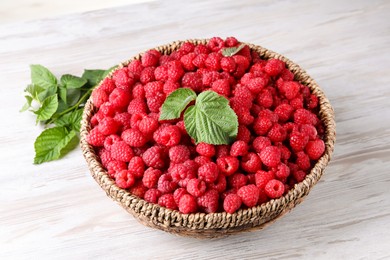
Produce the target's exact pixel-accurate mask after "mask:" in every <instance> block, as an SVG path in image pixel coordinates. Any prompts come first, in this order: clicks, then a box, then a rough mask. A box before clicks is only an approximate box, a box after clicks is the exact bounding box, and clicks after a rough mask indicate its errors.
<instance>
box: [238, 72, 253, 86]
mask: <svg viewBox="0 0 390 260" xmlns="http://www.w3.org/2000/svg"><path fill="white" fill-rule="evenodd" d="M254 78H256V76H255V75H254V74H253V73H251V72H248V73H245V74H244V76H242V78H241V79H240V83H241V84H242V85H245V86H246V85H248V84H249V82H250V80H251V79H254Z"/></svg>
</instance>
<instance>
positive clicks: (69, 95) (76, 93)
mask: <svg viewBox="0 0 390 260" xmlns="http://www.w3.org/2000/svg"><path fill="white" fill-rule="evenodd" d="M58 95H59V97H60V99H61V100H62V101H64V103H65V104H66V105H67V106H68V107H71V106H73V105H75V104H76V103H77V101H79V99H80V96H81V91H80V89H77V88H70V89H66V88H65V87H63V86H60V87H59V89H58Z"/></svg>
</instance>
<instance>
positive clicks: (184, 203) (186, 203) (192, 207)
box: [179, 194, 197, 214]
mask: <svg viewBox="0 0 390 260" xmlns="http://www.w3.org/2000/svg"><path fill="white" fill-rule="evenodd" d="M196 210H197V203H196V199H195V198H194V197H193V196H191V195H190V194H184V195H183V196H182V197H181V198H180V201H179V211H180V212H181V213H183V214H190V213H194V212H196Z"/></svg>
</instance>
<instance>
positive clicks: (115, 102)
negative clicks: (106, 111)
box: [109, 88, 131, 109]
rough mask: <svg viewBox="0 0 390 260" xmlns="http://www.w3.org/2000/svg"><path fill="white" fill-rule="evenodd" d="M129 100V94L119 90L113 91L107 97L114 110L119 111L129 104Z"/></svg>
mask: <svg viewBox="0 0 390 260" xmlns="http://www.w3.org/2000/svg"><path fill="white" fill-rule="evenodd" d="M130 99H131V93H130V92H129V91H126V90H123V89H120V88H116V89H114V90H113V91H112V92H111V94H110V96H109V100H110V103H111V105H112V106H113V107H114V108H119V109H121V108H124V107H126V106H127V105H128V104H129V102H130Z"/></svg>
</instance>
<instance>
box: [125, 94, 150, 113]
mask: <svg viewBox="0 0 390 260" xmlns="http://www.w3.org/2000/svg"><path fill="white" fill-rule="evenodd" d="M147 111H148V108H147V107H146V104H145V102H144V101H143V100H142V99H139V98H136V99H133V100H131V101H130V103H129V106H128V107H127V112H128V113H129V114H137V113H146V112H147Z"/></svg>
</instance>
